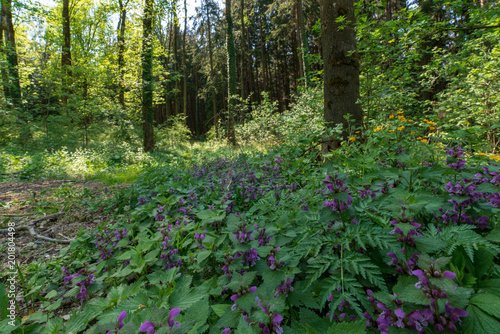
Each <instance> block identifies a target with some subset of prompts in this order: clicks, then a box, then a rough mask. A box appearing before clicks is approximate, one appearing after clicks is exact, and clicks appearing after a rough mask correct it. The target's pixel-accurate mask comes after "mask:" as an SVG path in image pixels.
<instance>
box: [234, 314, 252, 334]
mask: <svg viewBox="0 0 500 334" xmlns="http://www.w3.org/2000/svg"><path fill="white" fill-rule="evenodd" d="M236 332H237V333H238V334H240V333H241V334H253V332H254V331H253V329H252V326H250V325H249V324H247V322H246V321H245V318H243V317H240V322H239V323H238V328H237V329H236Z"/></svg>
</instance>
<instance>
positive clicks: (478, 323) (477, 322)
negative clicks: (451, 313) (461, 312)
mask: <svg viewBox="0 0 500 334" xmlns="http://www.w3.org/2000/svg"><path fill="white" fill-rule="evenodd" d="M466 311H467V313H468V315H467V317H465V318H464V320H463V329H464V332H465V333H474V334H491V333H496V332H497V331H498V329H499V328H500V321H498V320H497V319H495V318H494V317H492V316H490V315H488V313H486V312H484V311H482V310H481V308H479V307H477V306H475V305H472V304H471V305H470V306H469V307H467V310H466Z"/></svg>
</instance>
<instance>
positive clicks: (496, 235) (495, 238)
mask: <svg viewBox="0 0 500 334" xmlns="http://www.w3.org/2000/svg"><path fill="white" fill-rule="evenodd" d="M485 238H486V239H487V240H489V241H491V242H495V243H500V227H499V226H496V227H495V229H494V230H493V231H491V232H490V233H489V234H488V235H487V236H486V237H485Z"/></svg>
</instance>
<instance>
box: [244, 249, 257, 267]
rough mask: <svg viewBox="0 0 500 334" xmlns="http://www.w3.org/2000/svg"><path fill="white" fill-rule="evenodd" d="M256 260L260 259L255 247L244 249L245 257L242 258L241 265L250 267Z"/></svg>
mask: <svg viewBox="0 0 500 334" xmlns="http://www.w3.org/2000/svg"><path fill="white" fill-rule="evenodd" d="M257 260H260V257H259V255H257V249H255V248H252V249H249V250H247V251H246V253H245V257H244V258H243V265H244V266H249V267H251V266H253V265H255V263H256V262H257Z"/></svg>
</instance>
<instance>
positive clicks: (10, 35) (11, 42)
mask: <svg viewBox="0 0 500 334" xmlns="http://www.w3.org/2000/svg"><path fill="white" fill-rule="evenodd" d="M1 15H2V30H3V34H4V36H5V56H6V60H7V65H8V74H9V78H8V97H9V98H10V102H11V103H12V105H13V106H14V107H16V108H20V107H21V85H20V83H19V70H18V68H17V66H18V58H17V51H16V37H15V32H14V25H13V24H12V4H11V0H2V8H1Z"/></svg>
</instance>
